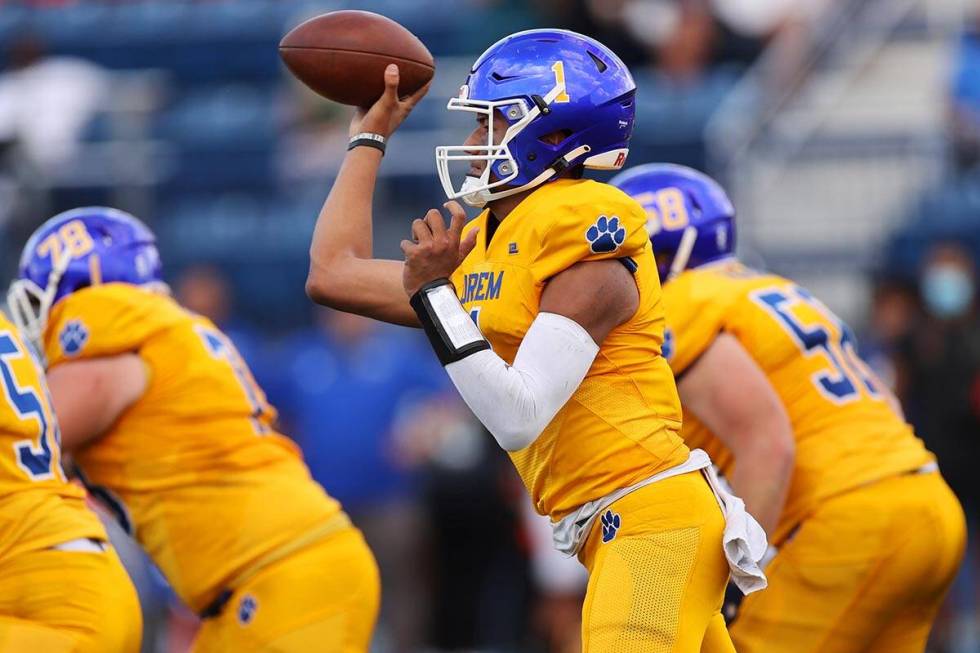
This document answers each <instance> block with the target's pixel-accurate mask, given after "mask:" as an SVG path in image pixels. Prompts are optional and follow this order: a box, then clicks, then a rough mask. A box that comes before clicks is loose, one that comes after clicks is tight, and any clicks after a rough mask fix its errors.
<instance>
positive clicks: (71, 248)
mask: <svg viewBox="0 0 980 653" xmlns="http://www.w3.org/2000/svg"><path fill="white" fill-rule="evenodd" d="M112 282H122V283H131V284H136V285H147V284H161V285H162V284H163V277H162V270H161V265H160V254H159V253H158V252H157V247H156V238H155V237H154V235H153V232H152V231H150V230H149V228H148V227H147V226H146V225H145V224H143V223H142V222H140V221H139V220H138V219H136V218H135V217H133V216H132V215H130V214H128V213H124V212H123V211H118V210H116V209H109V208H105V207H101V206H90V207H85V208H80V209H72V210H71V211H66V212H64V213H59V214H58V215H56V216H54V217H53V218H51V219H50V220H48V221H47V222H45V223H44V224H43V225H41V226H40V227H39V228H38V229H37V231H35V232H34V233H33V234H32V235H31V237H30V239H29V240H28V241H27V245H25V246H24V251H23V253H22V254H21V257H20V266H19V268H18V270H17V280H16V281H14V282H13V284H11V286H10V292H9V293H8V294H7V305H8V308H9V309H10V315H11V317H12V318H13V320H14V322H15V323H16V324H17V326H18V327H19V328H20V329H21V331H23V332H24V334H25V335H26V336H27V337H28V338H30V339H31V340H32V341H34V342H35V343H39V342H40V341H41V338H42V337H43V335H44V329H45V326H46V323H47V319H48V313H49V312H50V311H51V307H52V306H54V305H55V304H56V303H57V302H58V301H59V300H61V299H62V298H64V297H67V296H68V295H70V294H71V293H73V292H75V291H77V290H81V289H82V288H87V287H88V286H95V285H98V284H101V283H112Z"/></svg>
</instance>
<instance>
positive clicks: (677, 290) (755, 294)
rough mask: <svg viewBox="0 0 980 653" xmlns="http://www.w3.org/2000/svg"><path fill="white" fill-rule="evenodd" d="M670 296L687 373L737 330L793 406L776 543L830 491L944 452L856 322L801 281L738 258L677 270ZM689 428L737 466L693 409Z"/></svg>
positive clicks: (674, 344)
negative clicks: (868, 353) (925, 433)
mask: <svg viewBox="0 0 980 653" xmlns="http://www.w3.org/2000/svg"><path fill="white" fill-rule="evenodd" d="M664 302H665V305H666V311H667V332H666V340H665V344H664V353H665V355H666V357H667V360H668V362H669V363H670V366H671V368H672V369H673V370H674V374H675V375H676V376H678V378H683V374H684V372H685V371H686V370H687V369H688V368H689V367H690V366H691V365H692V364H694V363H695V362H696V361H697V359H698V357H699V356H700V355H701V354H703V353H704V352H705V351H706V350H707V349H708V347H710V346H711V343H712V342H713V341H714V339H715V337H716V336H717V335H718V334H719V333H721V332H727V333H729V334H731V335H733V336H735V337H736V338H737V339H738V341H739V342H740V343H741V345H742V347H744V348H745V350H746V351H747V352H748V353H749V354H750V355H751V356H752V358H753V359H754V360H755V362H756V364H757V365H758V366H759V367H760V368H761V369H762V371H763V372H764V373H765V375H766V377H767V378H768V379H769V382H770V384H771V385H772V387H773V388H774V390H775V391H776V393H777V394H778V396H779V398H780V400H781V401H782V404H783V406H784V407H785V409H786V412H787V414H788V415H789V418H790V422H791V424H792V427H793V435H794V438H795V441H796V465H795V467H794V470H793V478H792V482H791V485H790V489H789V494H788V496H787V499H786V505H785V506H784V508H783V514H782V515H781V517H780V521H779V524H778V526H777V528H776V532H775V533H774V534H773V537H772V538H771V539H772V540H773V541H774V542H775V543H777V544H778V543H779V542H781V541H782V540H783V538H785V537H786V536H787V535H788V533H789V532H790V531H791V530H792V529H793V528H794V527H795V526H796V525H797V524H799V522H800V521H801V520H802V519H803V518H805V517H806V516H807V514H809V513H810V512H811V511H812V510H813V509H814V508H815V507H816V506H817V505H818V504H819V503H820V502H821V501H822V500H824V499H826V498H827V497H830V496H833V495H835V494H839V493H841V492H845V491H847V490H850V489H852V488H855V487H858V486H860V485H863V484H866V483H870V482H872V481H876V480H879V479H882V478H887V477H890V476H894V475H896V474H900V473H903V472H907V471H911V470H914V469H917V468H918V467H921V466H922V465H924V464H927V463H929V462H931V461H933V460H934V457H933V456H932V454H931V453H929V452H928V451H927V450H926V449H925V447H924V446H923V444H922V442H921V441H920V440H919V439H918V438H916V437H915V435H914V434H913V432H912V430H911V427H909V426H908V424H906V423H905V421H904V420H903V419H902V417H901V416H899V415H898V414H896V413H895V411H894V410H893V409H892V407H891V405H890V403H889V402H888V398H887V396H886V393H887V392H888V391H887V389H886V388H885V387H884V386H883V384H882V383H881V381H880V380H878V379H877V378H876V377H875V376H874V374H873V373H872V372H871V370H870V369H869V368H868V366H867V365H866V364H865V363H864V361H862V360H861V359H860V358H859V357H858V355H857V352H856V347H857V344H856V342H855V339H854V336H853V335H852V333H851V331H850V329H849V328H848V326H847V325H846V324H844V322H842V321H841V320H840V318H838V317H837V316H836V315H834V314H833V313H832V312H831V311H830V310H829V309H827V307H826V306H824V305H823V304H822V303H821V302H820V301H819V300H818V299H816V298H815V297H814V296H813V295H811V294H810V293H809V292H808V291H807V290H805V289H803V288H801V287H799V286H797V285H796V284H794V283H793V282H792V281H789V280H788V279H784V278H782V277H779V276H776V275H771V274H763V273H758V272H755V271H753V270H751V269H749V268H746V267H744V266H743V265H741V264H740V263H738V262H737V261H735V260H734V259H729V260H725V261H720V262H718V263H715V264H709V265H705V266H701V267H698V268H694V269H691V270H687V271H685V272H683V273H682V274H680V275H679V276H677V277H676V278H674V279H672V280H670V281H669V282H668V283H667V284H665V285H664ZM731 382H732V383H738V379H732V380H731ZM681 435H682V437H683V438H684V440H685V442H686V443H687V444H688V446H690V447H701V448H703V449H705V450H706V451H708V452H709V453H710V454H711V458H712V460H713V461H715V463H717V464H718V466H719V467H720V468H721V469H722V471H723V472H730V471H731V468H732V466H733V464H734V460H733V458H732V455H731V452H729V451H728V450H727V449H726V448H725V447H724V446H723V445H722V443H721V442H720V441H718V439H717V438H715V437H714V436H713V435H712V434H711V433H710V432H709V431H708V429H707V428H706V427H705V426H704V424H702V423H701V422H700V421H699V420H698V419H697V417H695V416H694V415H692V414H690V413H689V412H688V411H685V412H684V424H683V428H682V430H681Z"/></svg>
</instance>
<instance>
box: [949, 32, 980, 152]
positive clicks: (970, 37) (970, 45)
mask: <svg viewBox="0 0 980 653" xmlns="http://www.w3.org/2000/svg"><path fill="white" fill-rule="evenodd" d="M956 56H957V59H956V62H955V64H954V66H955V67H954V72H953V88H952V93H951V98H950V108H949V113H950V116H949V120H950V132H951V133H950V141H951V144H952V149H953V162H954V164H955V166H956V168H957V169H959V170H969V169H972V168H974V167H976V165H977V163H978V162H980V18H975V19H974V21H973V23H972V24H971V25H969V26H968V27H967V29H966V30H965V31H964V32H963V35H962V36H961V37H960V43H959V48H958V50H957V55H956Z"/></svg>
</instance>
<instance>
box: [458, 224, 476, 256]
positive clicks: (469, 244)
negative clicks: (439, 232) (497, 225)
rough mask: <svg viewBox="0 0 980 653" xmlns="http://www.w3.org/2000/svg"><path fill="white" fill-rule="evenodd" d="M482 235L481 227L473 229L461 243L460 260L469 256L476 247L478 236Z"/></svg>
mask: <svg viewBox="0 0 980 653" xmlns="http://www.w3.org/2000/svg"><path fill="white" fill-rule="evenodd" d="M479 235H480V230H479V229H472V230H471V231H470V232H469V233H468V234H466V238H464V239H463V241H462V242H461V243H460V244H459V260H460V261H462V260H463V259H464V258H466V257H467V256H469V254H470V252H472V251H473V248H474V247H476V237H477V236H479Z"/></svg>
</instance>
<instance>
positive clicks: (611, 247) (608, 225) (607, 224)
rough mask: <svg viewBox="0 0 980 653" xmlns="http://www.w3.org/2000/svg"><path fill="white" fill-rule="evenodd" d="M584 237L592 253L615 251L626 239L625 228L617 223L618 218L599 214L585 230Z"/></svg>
mask: <svg viewBox="0 0 980 653" xmlns="http://www.w3.org/2000/svg"><path fill="white" fill-rule="evenodd" d="M585 239H586V240H587V241H588V242H589V248H590V249H591V250H592V253H593V254H608V253H609V252H615V251H616V250H617V249H619V246H620V245H622V244H623V241H624V240H626V229H624V228H623V227H622V226H620V224H619V218H618V217H617V216H615V215H614V216H613V217H611V218H607V217H606V216H604V215H600V216H599V219H598V220H596V221H595V223H594V224H593V225H592V226H591V227H589V228H588V229H586V230H585Z"/></svg>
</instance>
